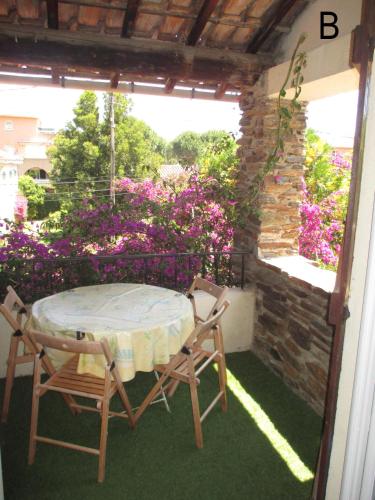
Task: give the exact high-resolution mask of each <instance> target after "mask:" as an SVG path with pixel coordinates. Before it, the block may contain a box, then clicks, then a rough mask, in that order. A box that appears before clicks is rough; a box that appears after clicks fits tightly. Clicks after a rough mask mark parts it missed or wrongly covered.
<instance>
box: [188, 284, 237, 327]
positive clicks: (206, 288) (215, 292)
mask: <svg viewBox="0 0 375 500" xmlns="http://www.w3.org/2000/svg"><path fill="white" fill-rule="evenodd" d="M196 290H201V291H203V292H205V293H208V294H209V295H211V296H212V297H215V299H216V301H215V303H214V304H213V306H212V308H211V310H210V312H209V313H208V315H207V318H206V319H209V318H210V317H211V316H213V315H214V314H215V312H216V311H218V310H219V309H220V307H221V305H222V304H223V303H224V299H225V296H226V294H227V292H228V287H227V286H223V287H221V286H219V285H215V283H211V282H210V281H208V280H206V279H204V278H202V277H201V276H199V275H198V276H196V277H195V278H194V281H193V283H192V284H191V286H190V288H189V290H188V292H187V296H188V297H189V299H191V301H192V304H193V309H194V314H195V315H197V310H196V304H195V298H194V292H195V291H196Z"/></svg>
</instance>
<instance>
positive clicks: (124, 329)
mask: <svg viewBox="0 0 375 500" xmlns="http://www.w3.org/2000/svg"><path fill="white" fill-rule="evenodd" d="M31 326H32V327H34V328H36V329H38V330H40V331H42V332H44V333H50V334H51V335H56V336H69V337H72V338H76V336H77V331H80V332H84V333H85V338H87V339H88V340H100V339H101V338H102V337H105V338H106V339H107V340H108V342H109V345H110V347H111V350H112V353H113V355H114V358H115V361H116V366H117V367H118V369H119V372H120V376H121V378H122V380H123V381H124V382H126V381H128V380H131V379H132V378H133V377H134V376H135V373H136V371H138V370H139V371H152V369H153V366H154V364H165V363H168V361H169V357H170V355H172V354H175V353H176V352H177V351H178V350H179V349H180V348H181V346H182V344H183V343H184V341H185V340H186V338H187V337H188V335H189V334H190V333H191V331H192V330H193V328H194V318H193V310H192V306H191V303H190V301H189V300H188V299H187V298H186V297H185V296H184V295H183V294H181V293H178V292H175V291H173V290H168V289H166V288H161V287H156V286H150V285H137V284H130V283H118V284H111V285H97V286H89V287H81V288H75V289H73V290H68V291H66V292H62V293H58V294H55V295H52V296H50V297H47V298H45V299H42V300H38V301H37V302H35V304H34V305H33V307H32V317H31ZM49 354H50V356H51V358H52V361H54V362H55V363H57V364H59V362H60V363H61V358H58V357H56V356H55V357H54V356H53V353H52V352H51V353H49ZM78 372H79V373H84V372H86V373H92V374H94V375H97V376H100V377H102V376H103V375H104V369H103V363H102V360H98V357H96V356H92V355H81V356H80V361H79V365H78Z"/></svg>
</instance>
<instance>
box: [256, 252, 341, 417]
mask: <svg viewBox="0 0 375 500" xmlns="http://www.w3.org/2000/svg"><path fill="white" fill-rule="evenodd" d="M250 274H251V276H248V279H249V280H251V281H252V282H253V283H254V284H255V285H256V307H255V324H254V340H253V345H252V350H253V351H254V352H255V354H256V355H257V356H258V357H259V358H260V359H261V360H262V361H263V362H264V363H265V364H266V365H267V366H269V367H270V368H271V370H273V371H274V372H276V373H277V374H278V375H279V376H280V377H281V378H282V379H283V380H284V381H285V383H286V384H287V385H288V386H289V387H291V388H292V390H293V391H294V392H296V393H297V394H298V395H299V396H301V397H302V398H303V399H304V400H305V401H306V402H307V403H308V404H309V405H310V406H311V407H312V408H313V409H314V410H315V411H316V412H317V413H318V414H319V415H323V409H324V400H325V393H326V386H327V375H328V366H329V356H330V352H331V344H332V335H333V330H332V327H331V326H329V325H328V324H327V321H326V317H327V311H328V300H329V296H330V294H329V293H328V292H326V291H324V290H323V289H321V288H317V287H314V286H312V285H311V284H309V283H307V282H305V281H303V280H301V279H297V278H293V277H291V276H289V275H288V274H287V273H285V272H282V271H281V270H280V269H279V268H278V267H275V266H273V265H269V264H266V263H265V262H262V261H259V260H256V261H255V262H254V263H253V266H252V269H251V271H250Z"/></svg>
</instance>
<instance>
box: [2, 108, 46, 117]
mask: <svg viewBox="0 0 375 500" xmlns="http://www.w3.org/2000/svg"><path fill="white" fill-rule="evenodd" d="M0 118H28V119H30V118H32V119H34V120H38V119H39V118H38V117H37V116H36V115H35V114H34V113H30V112H27V111H22V112H17V111H14V110H13V111H9V113H7V112H4V106H3V105H2V109H1V114H0Z"/></svg>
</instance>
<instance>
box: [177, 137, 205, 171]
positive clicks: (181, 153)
mask: <svg viewBox="0 0 375 500" xmlns="http://www.w3.org/2000/svg"><path fill="white" fill-rule="evenodd" d="M202 149H203V141H202V135H201V134H198V133H197V132H183V133H182V134H180V135H179V136H178V137H176V139H174V140H173V141H172V151H173V154H174V156H175V157H176V159H177V161H178V162H179V163H180V164H181V165H182V166H183V167H191V166H192V165H196V164H197V162H198V158H199V156H200V154H201V153H202Z"/></svg>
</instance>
